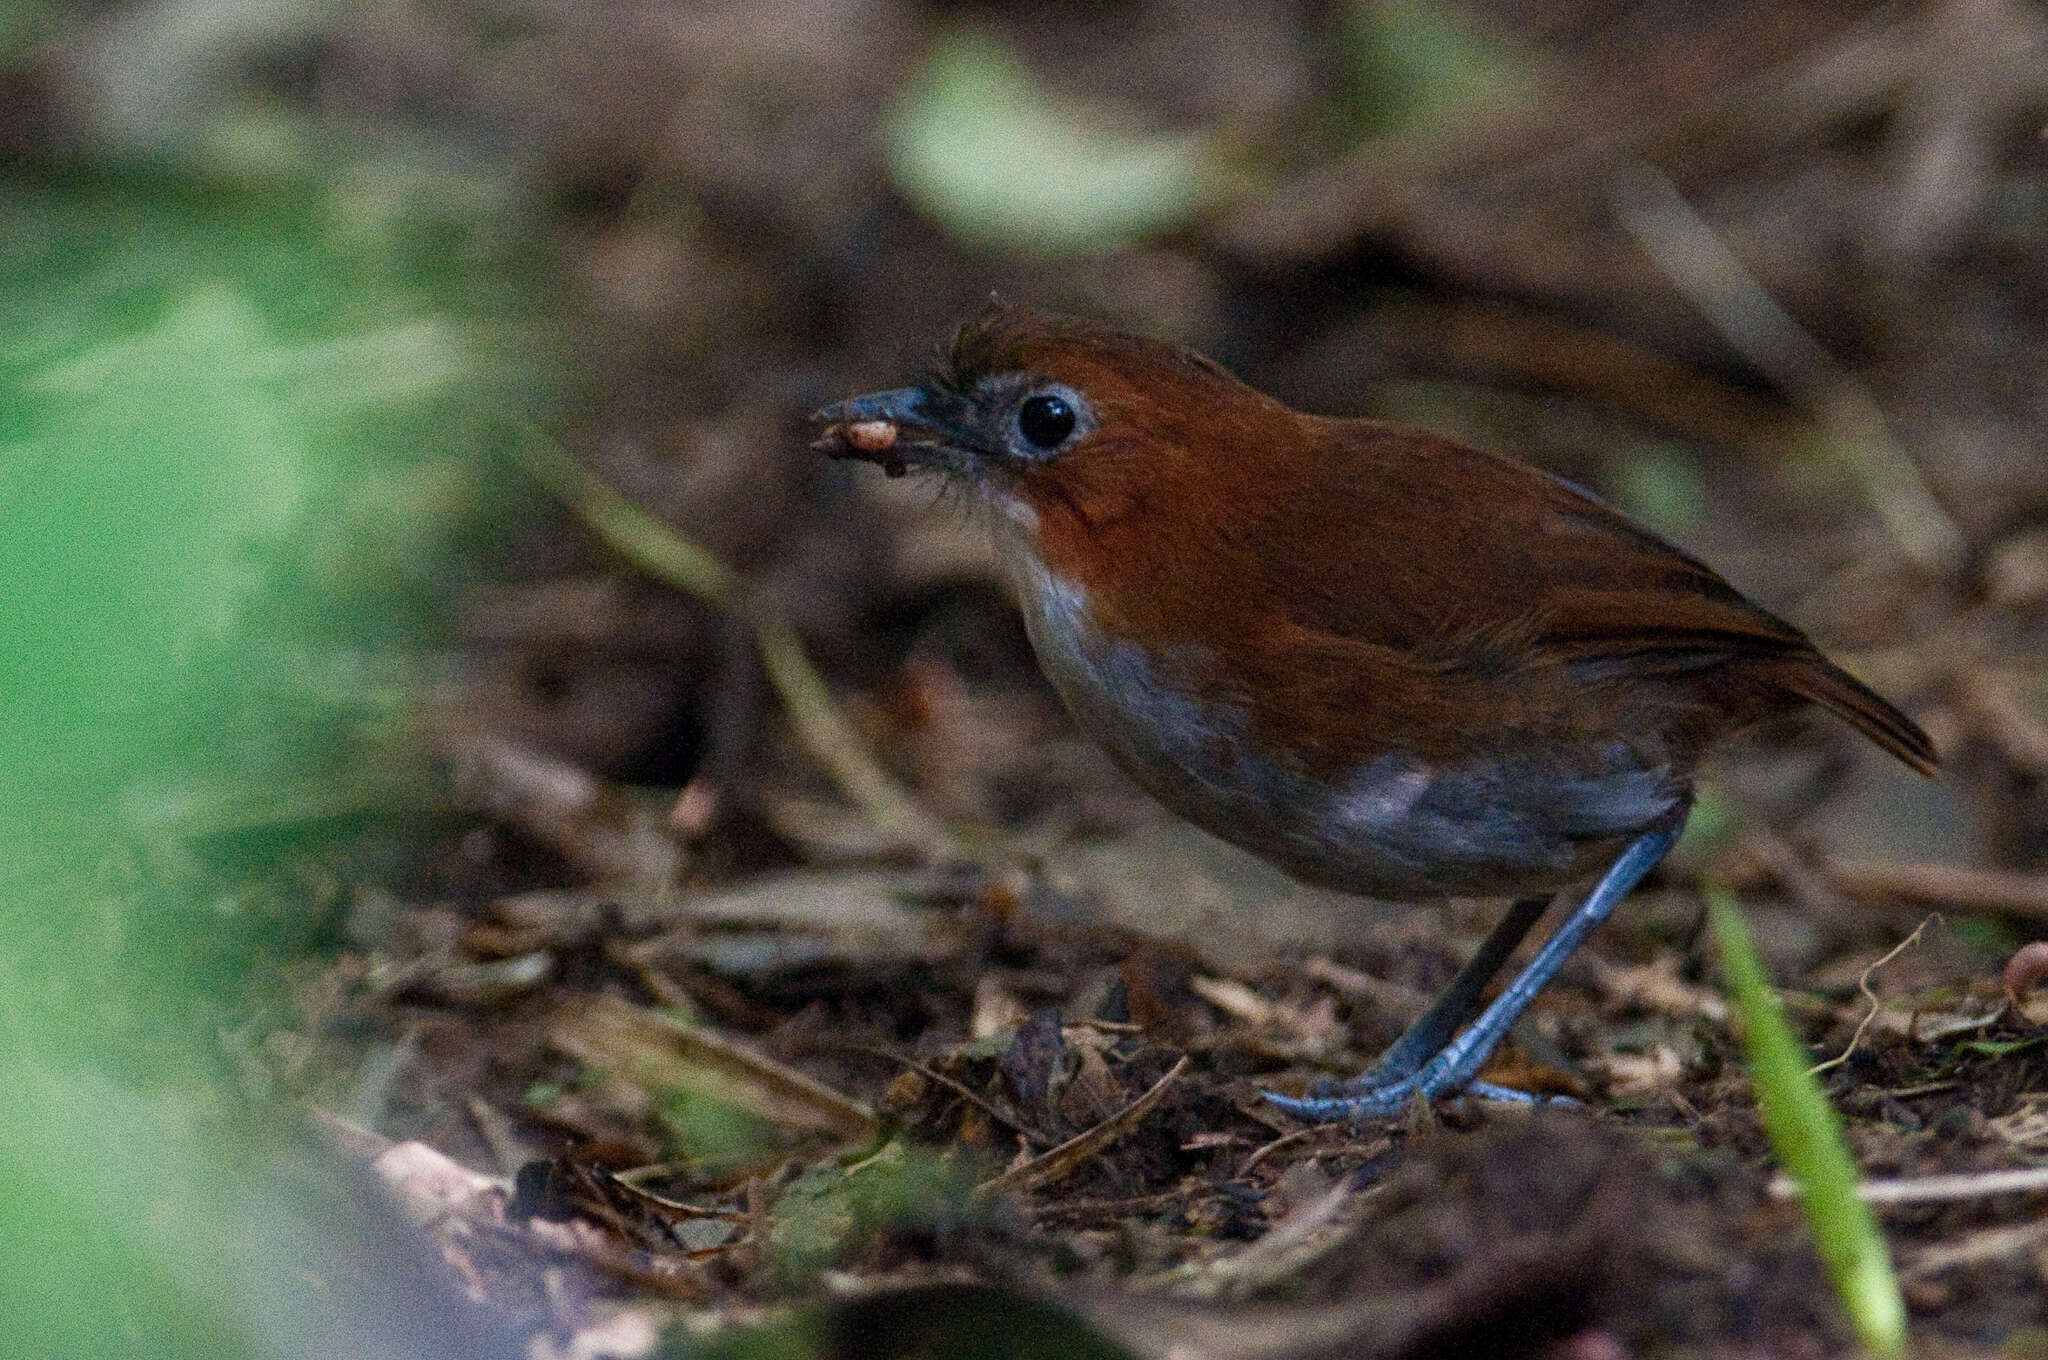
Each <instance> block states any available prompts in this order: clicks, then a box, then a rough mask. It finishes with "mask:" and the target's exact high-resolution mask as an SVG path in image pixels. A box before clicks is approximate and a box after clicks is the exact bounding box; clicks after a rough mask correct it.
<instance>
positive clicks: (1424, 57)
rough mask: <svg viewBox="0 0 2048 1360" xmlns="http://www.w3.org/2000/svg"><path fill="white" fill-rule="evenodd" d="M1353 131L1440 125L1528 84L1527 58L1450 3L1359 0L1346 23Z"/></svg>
mask: <svg viewBox="0 0 2048 1360" xmlns="http://www.w3.org/2000/svg"><path fill="white" fill-rule="evenodd" d="M1344 37H1345V44H1344V54H1345V57H1346V59H1347V62H1348V66H1349V71H1348V75H1349V81H1348V88H1347V90H1346V94H1345V100H1344V107H1343V109H1342V115H1341V121H1342V122H1343V123H1344V124H1345V125H1346V131H1347V133H1348V135H1350V136H1358V135H1361V134H1370V133H1385V132H1391V131H1393V130H1394V129H1396V128H1400V127H1405V126H1408V125H1410V124H1430V123H1441V122H1445V121H1447V120H1450V119H1452V118H1455V117H1456V116H1458V115H1459V114H1462V113H1464V112H1465V111H1467V110H1468V109H1470V108H1472V107H1473V106H1475V105H1478V104H1481V103H1484V102H1487V101H1489V100H1494V99H1500V98H1502V97H1506V96H1514V95H1519V94H1521V93H1522V92H1523V91H1524V90H1526V89H1527V88H1528V85H1529V76H1528V66H1529V61H1528V57H1527V56H1526V55H1525V54H1524V53H1522V52H1520V51H1518V50H1517V49H1515V48H1514V47H1512V46H1511V45H1509V44H1508V43H1505V42H1503V41H1501V40H1500V39H1498V38H1494V37H1492V36H1490V35H1488V34H1486V33H1483V32H1481V31H1480V30H1479V29H1477V28H1476V27H1474V26H1473V25H1472V24H1471V23H1470V22H1469V21H1468V20H1467V19H1466V18H1465V16H1464V15H1462V14H1461V13H1460V12H1459V11H1458V9H1457V8H1456V7H1454V6H1444V5H1425V4H1414V3H1409V2H1408V0H1356V2H1355V3H1354V4H1353V5H1352V6H1351V9H1350V11H1349V22H1348V24H1347V25H1346V29H1345V34H1344Z"/></svg>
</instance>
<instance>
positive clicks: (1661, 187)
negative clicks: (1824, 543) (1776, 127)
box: [1610, 165, 1963, 571]
mask: <svg viewBox="0 0 2048 1360" xmlns="http://www.w3.org/2000/svg"><path fill="white" fill-rule="evenodd" d="M1610 196H1611V198H1612V200H1613V203H1614V208H1615V212H1616V213H1617V214H1618V215H1619V216H1620V218H1621V222H1622V225H1623V226H1624V227H1626V228H1627V229H1628V232H1629V234H1630V235H1631V236H1633V237H1635V239H1636V241H1637V242H1638V244H1640V245H1641V246H1642V247H1643V249H1644V250H1646V251H1648V252H1649V253H1650V255H1651V256H1652V258H1654V259H1655V260H1656V261H1657V263H1658V265H1659V266H1661V267H1662V268H1663V270H1664V272H1665V273H1666V274H1668V275H1669V276H1670V277H1671V280H1672V282H1673V283H1674V284H1676V285H1677V286H1678V288H1679V290H1680V291H1681V292H1683V293H1684V294H1685V295H1686V297H1687V298H1689V299H1690V300H1691V301H1692V304H1693V306H1695V307H1697V308H1698V309H1699V311H1700V314H1701V315H1702V316H1704V317H1706V319H1707V320H1708V321H1709V322H1711V323H1712V324H1713V326H1714V328H1715V329H1716V330H1718V331H1720V333H1721V335H1722V337H1723V338H1725V339H1726V340H1727V341H1728V343H1729V344H1731V345H1733V346H1734V347H1735V348H1736V349H1737V350H1738V351H1739V352H1740V353H1741V354H1742V356H1743V358H1745V359H1747V360H1748V361H1749V362H1750V363H1751V364H1753V365H1754V366H1755V367H1756V368H1757V369H1758V370H1759V371H1761V372H1762V373H1763V374H1764V376H1765V377H1767V378H1769V379H1770V381H1771V383H1772V384H1773V385H1774V386H1776V387H1777V388H1778V389H1779V390H1780V391H1782V392H1784V393H1785V394H1786V395H1787V396H1789V397H1791V398H1792V399H1793V400H1794V401H1796V402H1798V403H1799V404H1800V405H1801V406H1802V407H1803V408H1804V409H1805V410H1806V412H1807V414H1808V415H1809V416H1811V417H1812V418H1813V420H1814V422H1815V423H1816V424H1817V425H1819V426H1820V427H1821V429H1822V430H1824V431H1826V432H1827V434H1828V435H1829V437H1830V440H1831V442H1832V443H1833V444H1834V445H1835V446H1836V448H1837V449H1838V450H1839V452H1840V453H1841V455H1842V457H1843V459H1844V462H1845V464H1846V466H1847V467H1848V468H1849V469H1850V471H1851V472H1852V473H1854V474H1855V476H1856V478H1857V480H1858V481H1859V482H1860V483H1861V484H1862V486H1863V489H1864V492H1865V494H1866V495H1867V496H1868V497H1869V498H1870V504H1871V508H1872V509H1873V510H1875V511H1876V512H1877V516H1878V518H1879V519H1880V520H1882V521H1883V522H1884V526H1885V529H1886V531H1887V532H1889V533H1890V534H1891V536H1892V539H1893V541H1894V542H1896V543H1897V544H1898V545H1899V549H1900V551H1902V552H1903V553H1905V555H1906V556H1907V557H1908V558H1910V559H1911V560H1912V561H1913V562H1914V563H1915V564H1916V565H1917V566H1920V567H1922V568H1924V569H1927V570H1930V571H1946V570H1948V569H1949V568H1951V567H1953V566H1954V565H1955V564H1956V563H1957V561H1958V560H1959V559H1960V557H1961V555H1962V550H1963V536H1962V531H1961V530H1960V529H1958V528H1957V527H1956V524H1955V521H1954V520H1952V519H1951V518H1950V517H1949V514H1948V512H1947V511H1946V510H1944V509H1943V508H1942V506H1941V503H1940V502H1938V501H1937V500H1935V499H1934V495H1933V493H1932V492H1930V491H1929V490H1928V489H1927V483H1926V481H1925V480H1924V479H1923V478H1922V477H1921V475H1920V469H1919V468H1918V467H1917V466H1915V465H1914V463H1913V459H1912V456H1911V455H1910V454H1908V453H1907V452H1906V450H1905V449H1904V448H1903V447H1902V446H1901V445H1900V444H1899V442H1898V440H1897V439H1896V438H1895V437H1894V436H1893V434H1892V432H1891V427H1890V424H1889V423H1888V422H1887V421H1886V419H1885V415H1884V412H1883V411H1882V410H1881V409H1880V408H1879V406H1878V404H1877V401H1876V399H1875V398H1874V397H1872V396H1871V395H1870V390H1869V389H1868V388H1867V387H1865V386H1864V385H1863V384H1862V383H1861V382H1859V381H1858V380H1857V379H1856V377H1855V376H1854V375H1853V374H1851V373H1850V372H1849V371H1848V370H1847V369H1844V368H1843V367H1842V366H1841V365H1840V364H1838V363H1836V362H1835V359H1834V356H1832V355H1831V354H1829V353H1828V352H1827V351H1826V350H1825V349H1823V348H1821V346H1820V344H1819V342H1818V341H1816V340H1815V339H1814V338H1813V337H1812V336H1811V335H1809V334H1808V333H1807V332H1806V330H1805V329H1804V328H1802V327H1801V326H1800V325H1799V323H1798V322H1797V321H1794V320H1793V319H1792V317H1791V316H1790V315H1789V314H1788V313H1787V312H1786V311H1785V309H1784V308H1782V307H1780V306H1779V305H1778V303H1777V301H1776V299H1774V298H1772V297H1771V295H1770V294H1769V293H1768V292H1766V291H1765V290H1764V287H1763V285H1762V284H1761V283H1759V282H1758V281H1757V279H1756V277H1755V276H1754V275H1753V274H1751V273H1750V272H1749V271H1748V270H1747V269H1746V268H1744V267H1743V264H1742V262H1741V261H1740V260H1738V259H1737V258H1736V257H1735V253H1734V252H1733V251H1731V250H1730V249H1729V248H1728V247H1727V245H1726V244H1725V243H1724V242H1723V241H1722V240H1721V238H1720V237H1719V236H1717V235H1715V233H1714V230H1713V228H1712V227H1710V226H1708V225H1707V222H1706V220H1705V219H1704V218H1702V217H1701V216H1700V215H1699V213H1697V212H1696V211H1694V209H1693V206H1692V205H1691V204H1690V203H1688V202H1686V200H1685V197H1684V196H1683V195H1682V194H1680V193H1679V192H1678V189H1677V188H1676V186H1674V185H1673V184H1672V183H1671V181H1670V180H1668V179H1666V178H1665V177H1664V176H1663V175H1662V174H1660V173H1659V172H1658V171H1656V170H1654V169H1651V168H1650V167H1649V166H1645V165H1637V166H1635V167H1633V168H1630V169H1624V170H1620V171H1617V172H1616V173H1615V175H1614V178H1613V180H1612V182H1611V186H1610Z"/></svg>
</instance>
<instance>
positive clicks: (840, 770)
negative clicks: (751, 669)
mask: <svg viewBox="0 0 2048 1360" xmlns="http://www.w3.org/2000/svg"><path fill="white" fill-rule="evenodd" d="M521 432H522V434H523V436H524V437H523V438H522V440H521V441H520V443H519V445H518V447H517V448H516V449H515V451H514V457H516V458H517V459H518V461H519V464H520V466H521V467H523V468H525V469H526V471H527V473H528V475H530V476H531V477H532V478H533V479H534V480H535V481H537V482H539V483H540V484H541V485H542V486H544V487H546V488H547V489H548V490H549V491H550V492H551V493H553V494H554V496H555V497H556V498H557V499H559V500H560V501H561V502H562V503H563V504H564V505H566V506H568V507H569V509H570V511H571V512H573V513H574V514H575V516H576V517H577V518H578V519H580V520H582V521H583V523H584V524H586V525H587V526H589V528H590V529H591V531H592V532H594V533H595V534H596V535H597V536H598V537H599V538H600V539H602V540H604V542H605V544H606V545H607V546H608V547H610V548H611V549H613V550H614V551H615V552H617V553H619V554H620V555H621V556H623V557H625V558H626V559H627V560H628V561H630V562H632V563H633V565H635V566H636V567H638V568H640V570H642V571H644V572H646V573H647V574H648V575H649V576H652V577H654V578H655V579H656V580H658V581H661V582H663V583H665V584H667V585H671V586H674V587H675V588H676V589H678V590H681V591H683V592H684V593H686V594H689V595H693V596H695V597H696V598H697V599H699V600H702V601H703V602H704V603H706V604H708V605H711V606H712V607H714V608H717V609H727V610H734V611H737V612H739V613H741V614H743V615H744V616H745V617H746V618H747V619H748V621H749V622H750V623H752V625H753V628H754V645H755V646H756V648H758V649H759V651H760V653H761V665H762V668H763V669H764V670H766V671H767V673H768V681H769V683H770V684H772V685H774V686H775V692H776V694H777V696H778V697H780V698H781V700H782V706H783V710H784V711H785V712H786V713H788V715H789V721H790V726H791V728H792V729H793V730H794V731H795V733H796V738H797V741H798V742H799V743H800V744H801V745H802V746H803V748H804V750H805V752H806V753H807V754H809V756H810V757H811V759H813V760H815V761H816V762H817V763H818V764H819V766H820V767H821V768H823V769H824V771H825V772H826V773H827V774H829V775H830V776H831V777H832V779H833V781H834V782H835V783H837V784H838V785H839V789H840V791H841V792H842V793H844V794H845V795H846V796H847V797H848V798H849V799H850V800H852V802H853V804H854V806H855V807H857V808H859V809H860V810H861V814H862V815H863V816H864V817H866V818H867V820H868V821H869V822H870V823H871V824H873V825H874V826H877V827H879V828H881V829H882V830H883V831H885V832H888V833H889V834H890V835H892V836H894V837H896V838H897V839H899V840H901V841H903V842H905V843H907V844H909V845H911V846H913V847H915V848H917V849H920V850H924V851H927V852H932V851H937V850H941V849H943V848H944V847H946V846H947V845H949V844H950V842H949V840H948V838H947V836H946V834H945V832H944V831H943V830H942V829H941V828H940V827H939V825H938V823H936V822H935V821H933V820H932V819H931V818H930V817H929V816H927V815H926V814H925V811H924V809H922V808H921V807H919V806H918V805H917V803H916V801H915V800H914V799H912V798H911V796H910V795H909V793H907V792H906V791H905V790H904V789H903V788H902V786H901V785H899V784H898V783H897V782H896V781H895V780H894V779H893V778H891V777H890V775H889V773H888V771H886V770H884V769H883V768H882V765H881V762H880V761H878V760H876V759H875V757H874V754H873V753H872V752H870V751H869V750H868V748H867V745H866V743H864V742H863V741H861V739H860V736H859V734H858V733H856V732H855V731H854V730H853V726H852V724H850V723H848V722H847V721H846V718H845V716H844V715H843V714H841V713H840V711H839V709H838V707H837V705H835V704H834V703H833V702H832V695H831V692H830V691H829V690H828V689H826V687H825V681H824V679H823V677H821V676H820V675H819V674H818V671H817V668H816V667H814V666H813V665H811V662H810V658H809V657H808V656H806V655H805V654H804V648H803V642H802V641H801V639H799V638H798V637H797V634H796V630H795V629H794V628H792V627H791V626H790V624H789V620H788V619H786V618H784V617H783V615H782V614H781V612H780V611H778V610H776V609H774V608H772V607H770V606H769V605H768V604H767V603H765V602H764V601H762V600H760V599H759V598H756V597H751V596H749V594H748V593H747V591H746V588H745V587H746V583H745V581H744V580H743V579H742V578H741V576H740V575H739V573H737V572H735V571H734V570H733V569H732V568H731V567H728V566H727V565H726V564H725V563H724V562H722V561H720V560H719V559H718V557H717V556H716V555H715V554H713V553H712V552H710V551H709V550H708V549H706V548H704V547H703V546H701V545H700V544H697V543H694V542H692V541H691V540H690V539H689V538H687V537H685V536H684V535H682V534H680V533H678V532H676V530H675V529H673V528H671V527H670V526H668V525H666V524H663V523H662V522H661V521H660V520H658V519H656V518H655V517H654V516H653V515H650V514H648V513H647V512H646V511H645V510H643V509H641V508H640V507H639V506H637V505H635V504H633V502H631V501H629V500H627V499H626V498H625V497H624V496H621V495H620V494H619V493H618V492H616V491H614V490H612V489H611V488H610V487H609V486H607V485H605V483H604V482H603V481H602V480H600V479H599V478H598V477H597V476H595V475H594V474H593V473H592V472H591V471H590V469H588V468H586V467H585V466H583V465H582V464H581V463H579V462H577V461H576V460H575V459H573V458H571V457H569V455H567V454H566V453H564V452H562V450H561V449H559V448H557V447H556V446H555V445H554V444H553V443H552V442H550V441H549V440H548V439H547V438H546V437H545V436H543V435H541V434H540V432H539V431H537V430H535V429H533V428H532V427H531V426H523V427H522V429H521Z"/></svg>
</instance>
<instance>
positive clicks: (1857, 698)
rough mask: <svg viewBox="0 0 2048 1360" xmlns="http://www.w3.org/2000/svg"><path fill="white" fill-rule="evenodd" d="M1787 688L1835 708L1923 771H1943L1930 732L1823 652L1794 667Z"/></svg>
mask: <svg viewBox="0 0 2048 1360" xmlns="http://www.w3.org/2000/svg"><path fill="white" fill-rule="evenodd" d="M1784 684H1785V688H1787V689H1789V690H1791V691H1792V692H1793V693H1795V694H1797V695H1799V696H1800V697H1801V698H1805V699H1811V700H1813V701H1814V702H1815V703H1817V704H1820V705H1821V706H1822V707H1824V708H1828V709H1831V710H1833V711H1834V712H1835V713H1838V714H1840V715H1841V716H1842V718H1843V719H1844V720H1846V721H1847V722H1848V723H1849V724H1850V725H1851V726H1853V727H1855V728H1856V729H1857V730H1858V731H1860V732H1862V733H1863V734H1864V735H1865V736H1867V737H1869V738H1870V739H1871V740H1872V741H1874V742H1876V743H1877V744H1878V745H1879V746H1882V747H1884V749H1885V750H1887V751H1890V752H1891V753H1892V754H1893V755H1895V756H1897V757H1898V758H1899V759H1900V760H1903V761H1905V762H1906V763H1907V764H1908V765H1911V766H1912V767H1913V768H1914V769H1916V770H1918V771H1919V772H1920V773H1922V774H1924V775H1928V776H1933V775H1935V774H1938V773H1940V770H1941V757H1940V756H1938V755H1936V754H1935V752H1934V743H1933V742H1931V741H1929V740H1928V739H1927V734H1926V733H1925V732H1922V731H1921V730H1920V726H1919V724H1918V723H1916V722H1914V721H1913V720H1912V719H1911V718H1909V717H1907V716H1906V715H1905V714H1903V713H1901V712H1899V710H1898V709H1896V708H1894V707H1892V705H1891V703H1890V701H1888V700H1887V699H1885V697H1884V696H1883V695H1881V694H1879V693H1878V692H1877V691H1876V690H1874V689H1872V688H1870V686H1868V685H1866V684H1864V683H1863V682H1862V681H1861V680H1858V679H1857V678H1856V677H1855V676H1853V675H1851V674H1849V672H1847V671H1845V670H1843V669H1842V668H1841V667H1840V666H1837V665H1835V664H1834V663H1833V662H1832V661H1829V660H1828V659H1827V658H1825V657H1822V656H1815V657H1812V658H1811V659H1809V660H1806V661H1804V662H1803V663H1802V664H1799V665H1797V666H1794V667H1791V668H1790V673H1789V674H1788V675H1786V677H1785V680H1784Z"/></svg>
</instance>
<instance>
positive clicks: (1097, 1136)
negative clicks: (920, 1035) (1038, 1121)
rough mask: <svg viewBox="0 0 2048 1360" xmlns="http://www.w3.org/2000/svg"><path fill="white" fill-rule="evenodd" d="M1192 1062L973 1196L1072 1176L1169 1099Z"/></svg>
mask: <svg viewBox="0 0 2048 1360" xmlns="http://www.w3.org/2000/svg"><path fill="white" fill-rule="evenodd" d="M1192 1061H1193V1059H1191V1058H1186V1057H1183V1058H1182V1059H1181V1060H1180V1061H1179V1062H1177V1063H1175V1064H1174V1065H1173V1066H1172V1067H1171V1068H1170V1069H1169V1070H1168V1071H1167V1073H1166V1075H1165V1076H1163V1077H1161V1078H1160V1079H1159V1080H1158V1081H1156V1082H1154V1083H1152V1088H1151V1089H1150V1090H1148V1091H1146V1092H1145V1094H1143V1095H1141V1096H1139V1097H1138V1098H1137V1099H1136V1100H1134V1101H1132V1102H1131V1103H1130V1104H1128V1105H1126V1106H1124V1107H1123V1108H1122V1109H1121V1110H1118V1111H1117V1112H1116V1113H1115V1114H1113V1115H1111V1116H1110V1117H1109V1118H1107V1119H1105V1120H1103V1121H1102V1122H1101V1123H1100V1124H1097V1125H1096V1126H1095V1127H1094V1128H1092V1129H1089V1130H1088V1131H1087V1132H1085V1133H1080V1134H1076V1135H1075V1136H1074V1137H1072V1138H1069V1139H1068V1140H1067V1141H1066V1142H1064V1143H1061V1144H1060V1145H1059V1146H1058V1147H1056V1148H1054V1149H1052V1150H1051V1151H1050V1152H1045V1153H1042V1154H1040V1155H1039V1156H1036V1157H1033V1158H1032V1159H1031V1160H1030V1161H1028V1162H1026V1163H1024V1164H1023V1165H1022V1166H1015V1167H1011V1168H1010V1169H1009V1170H1008V1171H1005V1172H1004V1173H1003V1174H1002V1175H1000V1176H996V1177H994V1178H993V1179H990V1180H985V1181H983V1182H982V1183H981V1184H980V1185H977V1186H975V1187H974V1197H975V1198H976V1199H986V1198H988V1197H989V1196H990V1195H994V1194H999V1193H1001V1192H1003V1191H1006V1190H1038V1189H1042V1188H1043V1187H1045V1186H1048V1185H1051V1184H1052V1183H1053V1182H1054V1181H1058V1180H1063V1179H1065V1178H1066V1177H1067V1176H1070V1175H1072V1174H1073V1173H1074V1171H1075V1170H1076V1169H1077V1168H1078V1167H1079V1166H1080V1165H1081V1164H1082V1163H1083V1162H1085V1161H1087V1160H1088V1159H1089V1158H1090V1157H1092V1156H1094V1155H1095V1154H1096V1153H1098V1152H1102V1151H1104V1150H1105V1149H1107V1148H1108V1147H1109V1145H1110V1144H1112V1143H1114V1142H1115V1141H1116V1140H1117V1139H1119V1138H1121V1137H1123V1136H1124V1135H1125V1134H1126V1133H1129V1132H1130V1131H1131V1130H1132V1129H1133V1128H1135V1127H1136V1126H1137V1123H1138V1121H1139V1120H1141V1119H1143V1118H1144V1117H1145V1116H1146V1115H1148V1114H1150V1113H1151V1112H1152V1110H1153V1108H1154V1107H1155V1106H1157V1105H1158V1104H1159V1102H1160V1101H1161V1100H1164V1099H1165V1098H1166V1093H1167V1091H1169V1090H1170V1089H1172V1087H1173V1084H1174V1083H1175V1082H1176V1081H1179V1080H1180V1077H1181V1073H1183V1072H1185V1071H1187V1070H1188V1064H1189V1063H1190V1062H1192Z"/></svg>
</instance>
